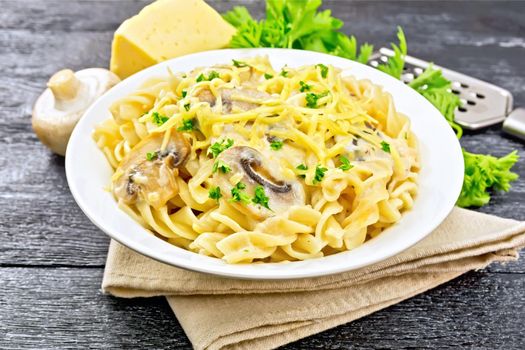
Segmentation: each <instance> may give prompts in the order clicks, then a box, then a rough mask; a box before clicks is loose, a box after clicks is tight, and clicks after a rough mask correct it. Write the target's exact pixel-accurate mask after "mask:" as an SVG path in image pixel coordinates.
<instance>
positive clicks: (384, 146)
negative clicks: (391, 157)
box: [381, 141, 390, 153]
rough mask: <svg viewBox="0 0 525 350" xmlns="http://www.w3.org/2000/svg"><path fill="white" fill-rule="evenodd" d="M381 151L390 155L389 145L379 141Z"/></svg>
mask: <svg viewBox="0 0 525 350" xmlns="http://www.w3.org/2000/svg"><path fill="white" fill-rule="evenodd" d="M381 149H382V150H383V151H385V152H386V153H390V144H389V143H388V142H386V141H381Z"/></svg>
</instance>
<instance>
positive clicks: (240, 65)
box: [232, 59, 248, 68]
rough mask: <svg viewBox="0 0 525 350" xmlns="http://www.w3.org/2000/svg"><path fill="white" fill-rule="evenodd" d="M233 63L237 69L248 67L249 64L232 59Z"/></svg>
mask: <svg viewBox="0 0 525 350" xmlns="http://www.w3.org/2000/svg"><path fill="white" fill-rule="evenodd" d="M232 62H233V66H234V67H237V68H243V67H248V64H247V63H244V62H242V61H237V60H234V59H232Z"/></svg>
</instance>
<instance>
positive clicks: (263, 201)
mask: <svg viewBox="0 0 525 350" xmlns="http://www.w3.org/2000/svg"><path fill="white" fill-rule="evenodd" d="M269 200H270V198H268V196H266V193H265V192H264V187H262V186H261V185H258V186H257V187H255V195H254V197H253V198H252V202H253V203H255V204H260V205H262V206H263V207H265V208H266V209H270V207H269V205H268V201H269Z"/></svg>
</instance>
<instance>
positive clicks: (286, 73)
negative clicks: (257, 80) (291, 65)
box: [279, 68, 288, 78]
mask: <svg viewBox="0 0 525 350" xmlns="http://www.w3.org/2000/svg"><path fill="white" fill-rule="evenodd" d="M279 75H280V76H282V77H285V78H286V77H287V76H288V71H287V70H284V68H283V69H281V73H280V74H279Z"/></svg>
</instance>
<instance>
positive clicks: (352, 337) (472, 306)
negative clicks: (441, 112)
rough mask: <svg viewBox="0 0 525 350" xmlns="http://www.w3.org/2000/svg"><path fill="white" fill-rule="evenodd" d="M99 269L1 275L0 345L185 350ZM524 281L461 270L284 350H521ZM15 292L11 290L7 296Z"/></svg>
mask: <svg viewBox="0 0 525 350" xmlns="http://www.w3.org/2000/svg"><path fill="white" fill-rule="evenodd" d="M101 279H102V270H101V269H97V268H92V269H81V268H75V269H70V268H59V269H46V268H3V269H0V280H2V281H3V284H4V286H7V288H3V289H2V291H1V292H0V324H1V325H2V332H1V333H0V348H2V349H19V348H38V349H51V348H77V349H78V348H93V349H100V348H117V349H123V348H138V347H140V348H151V349H173V348H188V347H189V343H188V340H187V338H186V336H185V335H184V333H183V331H182V329H181V328H180V326H179V324H178V322H177V321H176V319H175V317H173V316H172V314H171V311H170V309H169V307H168V306H167V304H166V302H165V301H164V299H162V298H152V299H132V300H125V299H118V298H113V297H109V296H105V295H102V294H101V292H100V290H99V285H100V282H101ZM524 288H525V276H523V275H520V274H487V273H483V272H472V273H468V274H466V275H464V276H462V277H460V278H458V279H456V280H454V281H452V282H449V283H447V284H445V285H443V286H440V287H438V288H436V289H434V290H431V291H429V292H427V293H425V294H423V295H419V296H416V297H414V298H412V299H409V300H407V301H405V302H402V303H400V304H398V305H396V306H393V307H390V308H388V309H386V310H382V311H379V312H377V313H375V314H372V315H371V316H368V317H365V318H363V319H361V320H358V321H355V322H353V323H349V324H346V325H342V326H340V327H337V328H335V329H334V330H330V331H326V332H323V333H321V334H319V335H316V336H313V337H309V338H306V339H304V340H301V341H299V342H297V343H294V344H291V345H288V346H286V347H284V349H315V348H318V349H328V348H344V349H370V348H372V347H373V348H377V349H379V348H385V349H391V348H392V347H395V348H418V349H423V348H429V349H431V348H435V346H436V345H437V344H439V345H440V346H441V347H450V348H453V347H454V348H457V347H472V348H476V349H495V348H496V349H497V348H508V349H520V348H524V347H525V339H524V338H523V336H522V330H523V324H522V323H523V320H522V315H523V314H524V313H525V296H524V294H523V290H524ZM13 291H16V292H13Z"/></svg>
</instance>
